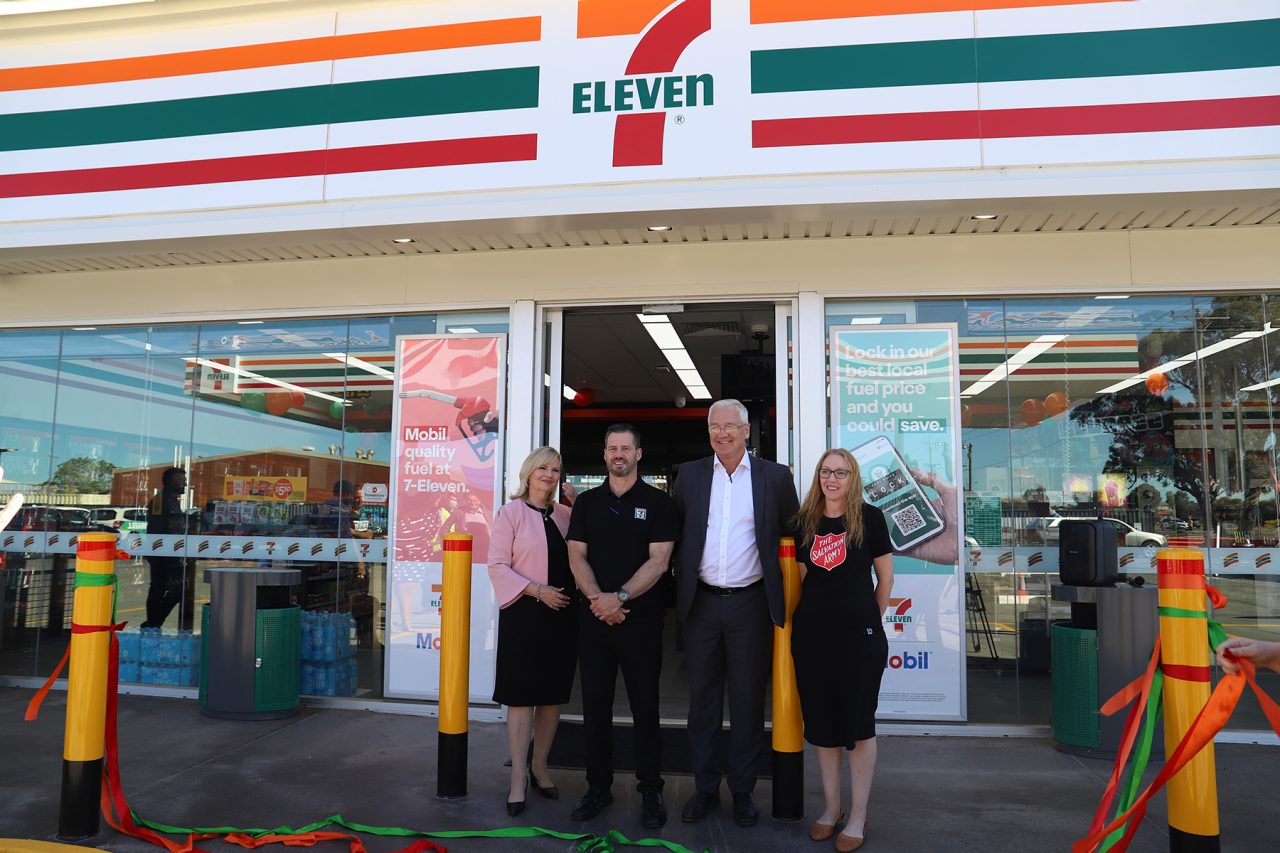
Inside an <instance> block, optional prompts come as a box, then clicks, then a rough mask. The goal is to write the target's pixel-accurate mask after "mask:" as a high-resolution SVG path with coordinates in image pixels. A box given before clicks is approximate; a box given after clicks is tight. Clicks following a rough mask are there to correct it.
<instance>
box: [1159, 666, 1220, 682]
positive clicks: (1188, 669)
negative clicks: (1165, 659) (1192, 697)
mask: <svg viewBox="0 0 1280 853" xmlns="http://www.w3.org/2000/svg"><path fill="white" fill-rule="evenodd" d="M1160 671H1161V672H1163V673H1164V674H1165V677H1166V678H1176V679H1178V680H1179V681H1200V682H1204V683H1206V684H1207V683H1208V682H1209V667H1207V666H1187V665H1186V664H1181V663H1162V664H1160Z"/></svg>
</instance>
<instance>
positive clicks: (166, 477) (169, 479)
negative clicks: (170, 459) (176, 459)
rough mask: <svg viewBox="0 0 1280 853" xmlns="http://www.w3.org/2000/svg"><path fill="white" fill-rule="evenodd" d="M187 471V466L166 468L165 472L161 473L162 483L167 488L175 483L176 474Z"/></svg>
mask: <svg viewBox="0 0 1280 853" xmlns="http://www.w3.org/2000/svg"><path fill="white" fill-rule="evenodd" d="M186 473H187V471H186V469H185V468H166V469H165V470H164V473H163V474H161V475H160V484H161V485H162V486H164V488H166V489H167V488H169V487H170V486H171V485H173V478H174V477H175V476H177V475H178V474H186Z"/></svg>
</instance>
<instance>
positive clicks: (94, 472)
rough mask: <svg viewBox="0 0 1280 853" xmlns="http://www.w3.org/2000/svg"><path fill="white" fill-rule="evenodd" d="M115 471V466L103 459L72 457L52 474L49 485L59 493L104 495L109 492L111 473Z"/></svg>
mask: <svg viewBox="0 0 1280 853" xmlns="http://www.w3.org/2000/svg"><path fill="white" fill-rule="evenodd" d="M115 470H116V466H115V465H112V464H111V463H110V462H108V461H107V460H105V459H92V458H90V457H88V456H73V457H72V458H70V459H68V460H67V461H66V462H63V463H62V464H61V465H59V466H58V468H57V470H55V471H54V472H53V477H52V478H51V479H50V480H49V485H50V486H54V487H55V488H56V489H57V491H60V492H77V493H79V494H82V495H99V494H105V493H107V492H110V491H111V473H112V472H113V471H115Z"/></svg>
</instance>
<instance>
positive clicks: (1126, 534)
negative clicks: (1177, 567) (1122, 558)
mask: <svg viewBox="0 0 1280 853" xmlns="http://www.w3.org/2000/svg"><path fill="white" fill-rule="evenodd" d="M1094 519H1095V517H1094V516H1089V517H1087V518H1086V517H1081V516H1073V517H1071V518H1070V519H1068V518H1066V517H1055V518H1051V519H1049V527H1048V529H1049V530H1050V531H1053V532H1054V533H1055V534H1056V532H1057V530H1058V525H1059V524H1061V523H1062V522H1064V521H1069V520H1074V521H1093V520H1094ZM1102 520H1103V521H1105V522H1106V523H1107V524H1109V525H1111V526H1112V527H1113V528H1114V529H1115V531H1116V537H1117V540H1119V541H1121V542H1123V544H1124V546H1125V547H1126V548H1149V549H1151V550H1153V551H1154V550H1157V549H1159V548H1167V547H1169V540H1168V539H1167V538H1166V537H1164V536H1162V535H1160V534H1159V533H1148V532H1147V531H1145V530H1140V529H1139V528H1137V527H1134V526H1133V525H1132V524H1128V523H1126V522H1123V521H1121V520H1120V519H1118V518H1104V519H1102ZM1120 537H1123V539H1121V538H1120Z"/></svg>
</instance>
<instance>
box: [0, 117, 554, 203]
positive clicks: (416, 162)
mask: <svg viewBox="0 0 1280 853" xmlns="http://www.w3.org/2000/svg"><path fill="white" fill-rule="evenodd" d="M536 159H538V135H537V134H536V133H522V134H512V135H509V136H482V137H475V138H472V139H438V140H430V141H426V142H402V143H396V144H392V145H365V146H361V147H358V148H335V149H331V150H328V151H325V150H316V151H290V152H287V153H283V154H250V155H246V156H243V157H219V158H215V159H209V160H186V161H180V162H175V163H150V164H145V165H139V166H108V167H104V168H98V169H69V170H67V171H62V172H28V173H25V174H18V175H0V198H22V197H28V196H48V195H68V194H73V193H92V192H118V191H120V190H140V189H155V188H158V187H181V186H194V185H197V184H222V183H231V182H235V181H263V180H272V179H276V178H301V177H315V176H318V175H341V174H349V173H352V172H382V171H388V170H391V169H419V168H426V167H432V166H463V165H474V164H478V163H506V162H516V161H521V160H536Z"/></svg>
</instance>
